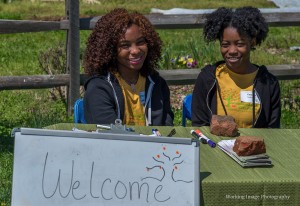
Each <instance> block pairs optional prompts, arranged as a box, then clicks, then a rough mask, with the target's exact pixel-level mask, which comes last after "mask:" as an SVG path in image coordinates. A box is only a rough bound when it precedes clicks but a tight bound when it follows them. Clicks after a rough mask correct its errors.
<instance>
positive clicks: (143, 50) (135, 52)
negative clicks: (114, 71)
mask: <svg viewBox="0 0 300 206" xmlns="http://www.w3.org/2000/svg"><path fill="white" fill-rule="evenodd" d="M147 54H148V46H147V43H146V39H145V38H144V36H143V34H142V33H141V31H140V30H139V27H138V26H137V25H135V24H133V25H132V26H130V27H129V28H127V30H126V32H125V35H124V38H122V39H120V40H119V43H118V57H117V60H118V69H119V71H120V72H121V73H123V74H124V73H132V72H133V73H138V72H139V71H140V69H141V68H142V66H143V64H144V61H145V59H146V56H147Z"/></svg>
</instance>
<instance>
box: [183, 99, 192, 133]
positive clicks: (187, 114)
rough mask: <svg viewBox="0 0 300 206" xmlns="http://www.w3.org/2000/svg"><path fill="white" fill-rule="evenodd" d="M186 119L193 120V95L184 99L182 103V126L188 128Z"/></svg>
mask: <svg viewBox="0 0 300 206" xmlns="http://www.w3.org/2000/svg"><path fill="white" fill-rule="evenodd" d="M186 119H189V120H191V119H192V94H188V95H186V96H185V97H184V99H183V102H182V126H184V127H185V126H186Z"/></svg>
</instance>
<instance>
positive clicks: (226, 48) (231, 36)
mask: <svg viewBox="0 0 300 206" xmlns="http://www.w3.org/2000/svg"><path fill="white" fill-rule="evenodd" d="M254 44H255V41H254V40H252V41H251V40H250V39H249V38H247V37H245V36H241V35H240V34H239V33H238V31H237V30H236V29H235V28H233V27H227V28H225V29H224V32H223V37H222V39H221V40H220V51H221V54H222V56H223V58H224V60H225V62H226V65H227V67H228V68H229V69H230V70H232V71H233V72H235V73H239V74H247V73H249V72H251V63H250V51H251V47H253V46H254Z"/></svg>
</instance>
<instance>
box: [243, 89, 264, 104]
mask: <svg viewBox="0 0 300 206" xmlns="http://www.w3.org/2000/svg"><path fill="white" fill-rule="evenodd" d="M240 97H241V102H246V103H252V92H251V91H241V93H240ZM255 104H260V101H259V99H258V97H257V95H255Z"/></svg>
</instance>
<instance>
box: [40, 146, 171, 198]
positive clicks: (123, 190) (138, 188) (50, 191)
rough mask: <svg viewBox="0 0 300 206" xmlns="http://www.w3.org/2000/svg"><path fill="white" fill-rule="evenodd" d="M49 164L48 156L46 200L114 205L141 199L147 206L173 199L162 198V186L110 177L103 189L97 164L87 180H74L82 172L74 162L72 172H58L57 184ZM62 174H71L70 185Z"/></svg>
mask: <svg viewBox="0 0 300 206" xmlns="http://www.w3.org/2000/svg"><path fill="white" fill-rule="evenodd" d="M47 164H48V152H47V153H46V156H45V161H44V166H43V178H42V184H41V185H42V193H43V196H44V198H47V199H50V198H73V199H74V200H83V199H88V198H92V199H99V200H100V199H101V200H103V201H113V200H118V199H119V200H128V201H135V200H137V199H138V200H143V201H145V202H149V201H156V202H166V201H168V200H170V199H171V197H170V196H166V195H163V194H162V190H163V189H164V186H163V185H161V184H159V185H155V186H153V185H151V184H149V183H148V182H140V181H133V182H124V181H121V180H114V179H111V178H109V177H107V178H104V179H103V181H101V182H102V183H101V184H100V185H99V184H95V179H96V178H97V177H94V169H95V162H94V161H93V162H92V163H91V169H90V174H88V175H89V178H85V179H84V180H82V179H83V178H81V179H80V178H75V174H76V171H77V170H80V168H79V167H76V162H75V161H74V160H72V167H71V168H70V169H69V171H62V169H58V173H57V181H49V180H51V179H52V178H53V176H52V175H51V177H50V175H49V174H48V173H47V171H48V170H49V168H48V167H49V166H48V165H47ZM97 169H98V168H97ZM62 173H64V174H69V177H67V180H68V182H69V183H68V184H65V182H66V181H65V179H64V181H63V180H62V175H61V174H62ZM47 174H48V175H47ZM64 178H66V176H64ZM47 180H48V181H47ZM83 181H84V182H83ZM141 181H142V180H141ZM46 182H47V184H46ZM49 182H54V184H50V183H49ZM62 182H64V183H62ZM81 184H88V185H89V187H88V189H87V187H81ZM151 187H154V188H151ZM63 191H64V192H63ZM142 197H143V199H142Z"/></svg>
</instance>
